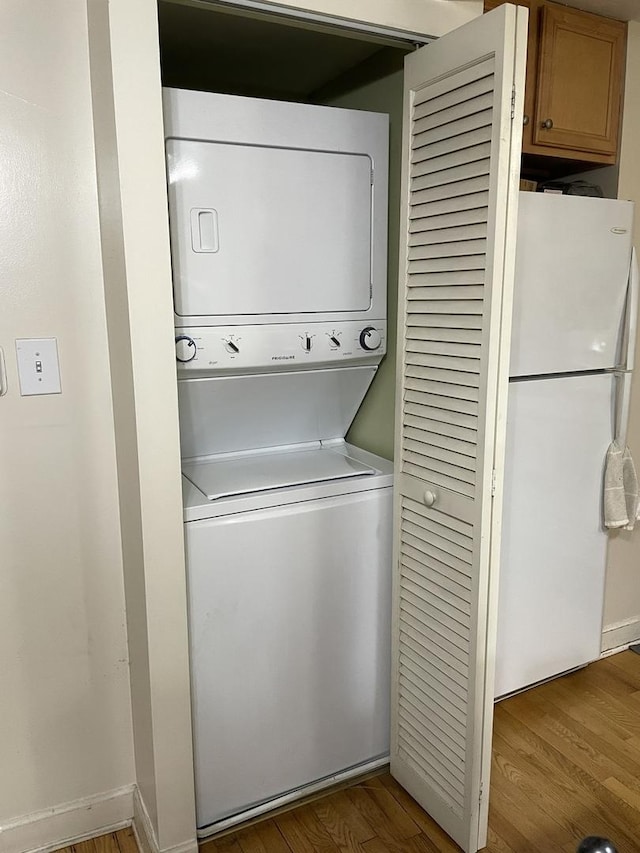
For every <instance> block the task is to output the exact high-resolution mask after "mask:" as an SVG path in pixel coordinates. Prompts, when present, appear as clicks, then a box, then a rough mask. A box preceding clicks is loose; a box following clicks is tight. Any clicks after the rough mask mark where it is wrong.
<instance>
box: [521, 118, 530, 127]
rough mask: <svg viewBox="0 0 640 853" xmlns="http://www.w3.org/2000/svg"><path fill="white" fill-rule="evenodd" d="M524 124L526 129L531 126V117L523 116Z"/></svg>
mask: <svg viewBox="0 0 640 853" xmlns="http://www.w3.org/2000/svg"><path fill="white" fill-rule="evenodd" d="M522 124H523V125H524V126H525V127H526V126H527V125H528V124H529V116H522Z"/></svg>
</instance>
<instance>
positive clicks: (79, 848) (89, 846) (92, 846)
mask: <svg viewBox="0 0 640 853" xmlns="http://www.w3.org/2000/svg"><path fill="white" fill-rule="evenodd" d="M69 849H70V850H71V853H96V842H95V839H93V838H90V839H89V840H88V841H78V843H77V844H71V845H70V847H69ZM136 849H137V848H136Z"/></svg>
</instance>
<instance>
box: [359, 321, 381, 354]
mask: <svg viewBox="0 0 640 853" xmlns="http://www.w3.org/2000/svg"><path fill="white" fill-rule="evenodd" d="M381 343H382V338H381V337H380V332H379V331H378V330H377V329H374V327H373V326H367V328H366V329H363V330H362V331H361V332H360V346H361V347H362V349H365V350H367V351H368V352H373V350H377V349H378V347H379V346H380V344H381Z"/></svg>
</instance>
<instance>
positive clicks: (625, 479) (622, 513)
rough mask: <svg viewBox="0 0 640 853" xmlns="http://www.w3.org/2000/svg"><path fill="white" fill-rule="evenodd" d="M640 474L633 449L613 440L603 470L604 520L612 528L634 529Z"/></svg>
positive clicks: (636, 517) (637, 508)
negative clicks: (621, 445) (632, 452)
mask: <svg viewBox="0 0 640 853" xmlns="http://www.w3.org/2000/svg"><path fill="white" fill-rule="evenodd" d="M639 509H640V506H639V503H638V477H637V475H636V469H635V465H634V464H633V458H632V456H631V451H630V450H629V448H628V447H626V446H625V447H624V449H623V448H622V447H620V445H619V444H618V442H617V441H612V442H611V444H610V445H609V449H608V450H607V458H606V462H605V471H604V524H605V527H607V528H609V529H615V528H619V527H624V529H625V530H633V526H634V524H635V523H636V521H637V519H638V511H639Z"/></svg>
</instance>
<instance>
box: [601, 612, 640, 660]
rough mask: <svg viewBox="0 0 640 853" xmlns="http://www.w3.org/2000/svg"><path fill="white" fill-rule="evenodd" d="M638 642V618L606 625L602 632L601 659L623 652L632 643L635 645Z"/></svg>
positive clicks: (639, 626)
mask: <svg viewBox="0 0 640 853" xmlns="http://www.w3.org/2000/svg"><path fill="white" fill-rule="evenodd" d="M639 640H640V616H634V617H633V618H632V619H624V620H623V621H622V622H614V624H613V625H607V627H606V628H604V630H603V631H602V655H601V657H606V656H607V655H609V654H615V653H616V652H623V651H624V650H625V649H627V648H629V646H630V645H631V644H632V643H637V642H638V641H639Z"/></svg>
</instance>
